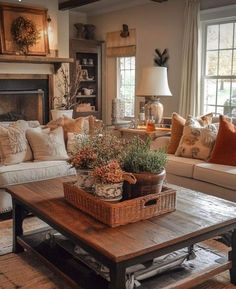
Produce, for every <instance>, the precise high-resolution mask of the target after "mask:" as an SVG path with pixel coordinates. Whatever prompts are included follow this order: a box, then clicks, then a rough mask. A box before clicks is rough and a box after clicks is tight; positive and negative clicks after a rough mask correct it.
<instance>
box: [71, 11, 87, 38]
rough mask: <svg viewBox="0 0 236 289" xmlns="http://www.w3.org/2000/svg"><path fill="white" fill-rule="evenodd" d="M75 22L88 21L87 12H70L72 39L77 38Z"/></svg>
mask: <svg viewBox="0 0 236 289" xmlns="http://www.w3.org/2000/svg"><path fill="white" fill-rule="evenodd" d="M75 23H84V24H86V23H87V14H85V13H80V12H76V11H71V12H70V39H71V38H76V33H77V32H76V28H75V27H74V24H75Z"/></svg>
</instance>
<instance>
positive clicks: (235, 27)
mask: <svg viewBox="0 0 236 289" xmlns="http://www.w3.org/2000/svg"><path fill="white" fill-rule="evenodd" d="M234 48H236V23H234Z"/></svg>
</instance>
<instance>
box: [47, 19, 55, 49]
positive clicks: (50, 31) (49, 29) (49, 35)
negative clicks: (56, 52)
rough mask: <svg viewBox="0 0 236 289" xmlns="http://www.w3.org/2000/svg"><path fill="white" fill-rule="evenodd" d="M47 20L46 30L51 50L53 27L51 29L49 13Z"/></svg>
mask: <svg viewBox="0 0 236 289" xmlns="http://www.w3.org/2000/svg"><path fill="white" fill-rule="evenodd" d="M47 22H48V29H47V30H48V42H49V50H51V49H52V44H53V40H54V39H53V29H52V18H51V17H50V15H48V18H47Z"/></svg>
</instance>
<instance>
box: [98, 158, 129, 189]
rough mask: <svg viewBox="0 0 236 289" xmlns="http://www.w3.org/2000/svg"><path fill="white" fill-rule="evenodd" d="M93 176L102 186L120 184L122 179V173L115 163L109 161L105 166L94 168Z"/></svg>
mask: <svg viewBox="0 0 236 289" xmlns="http://www.w3.org/2000/svg"><path fill="white" fill-rule="evenodd" d="M93 176H94V177H95V178H96V179H97V181H98V182H100V183H103V184H110V183H112V184H114V183H120V182H122V181H123V180H124V179H123V171H122V169H121V167H120V165H119V163H118V162H117V161H115V160H114V161H110V162H109V163H107V164H106V165H103V166H100V167H96V168H95V169H94V171H93Z"/></svg>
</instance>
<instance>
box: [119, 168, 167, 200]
mask: <svg viewBox="0 0 236 289" xmlns="http://www.w3.org/2000/svg"><path fill="white" fill-rule="evenodd" d="M133 175H134V176H135V178H136V179H137V182H136V183H135V184H129V183H128V182H126V181H125V182H124V193H125V195H126V197H128V198H129V199H132V198H137V197H141V196H145V195H148V194H158V193H160V192H161V190H162V185H163V182H164V180H165V177H166V171H165V170H163V171H162V172H161V173H160V174H152V173H147V172H144V173H133Z"/></svg>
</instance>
